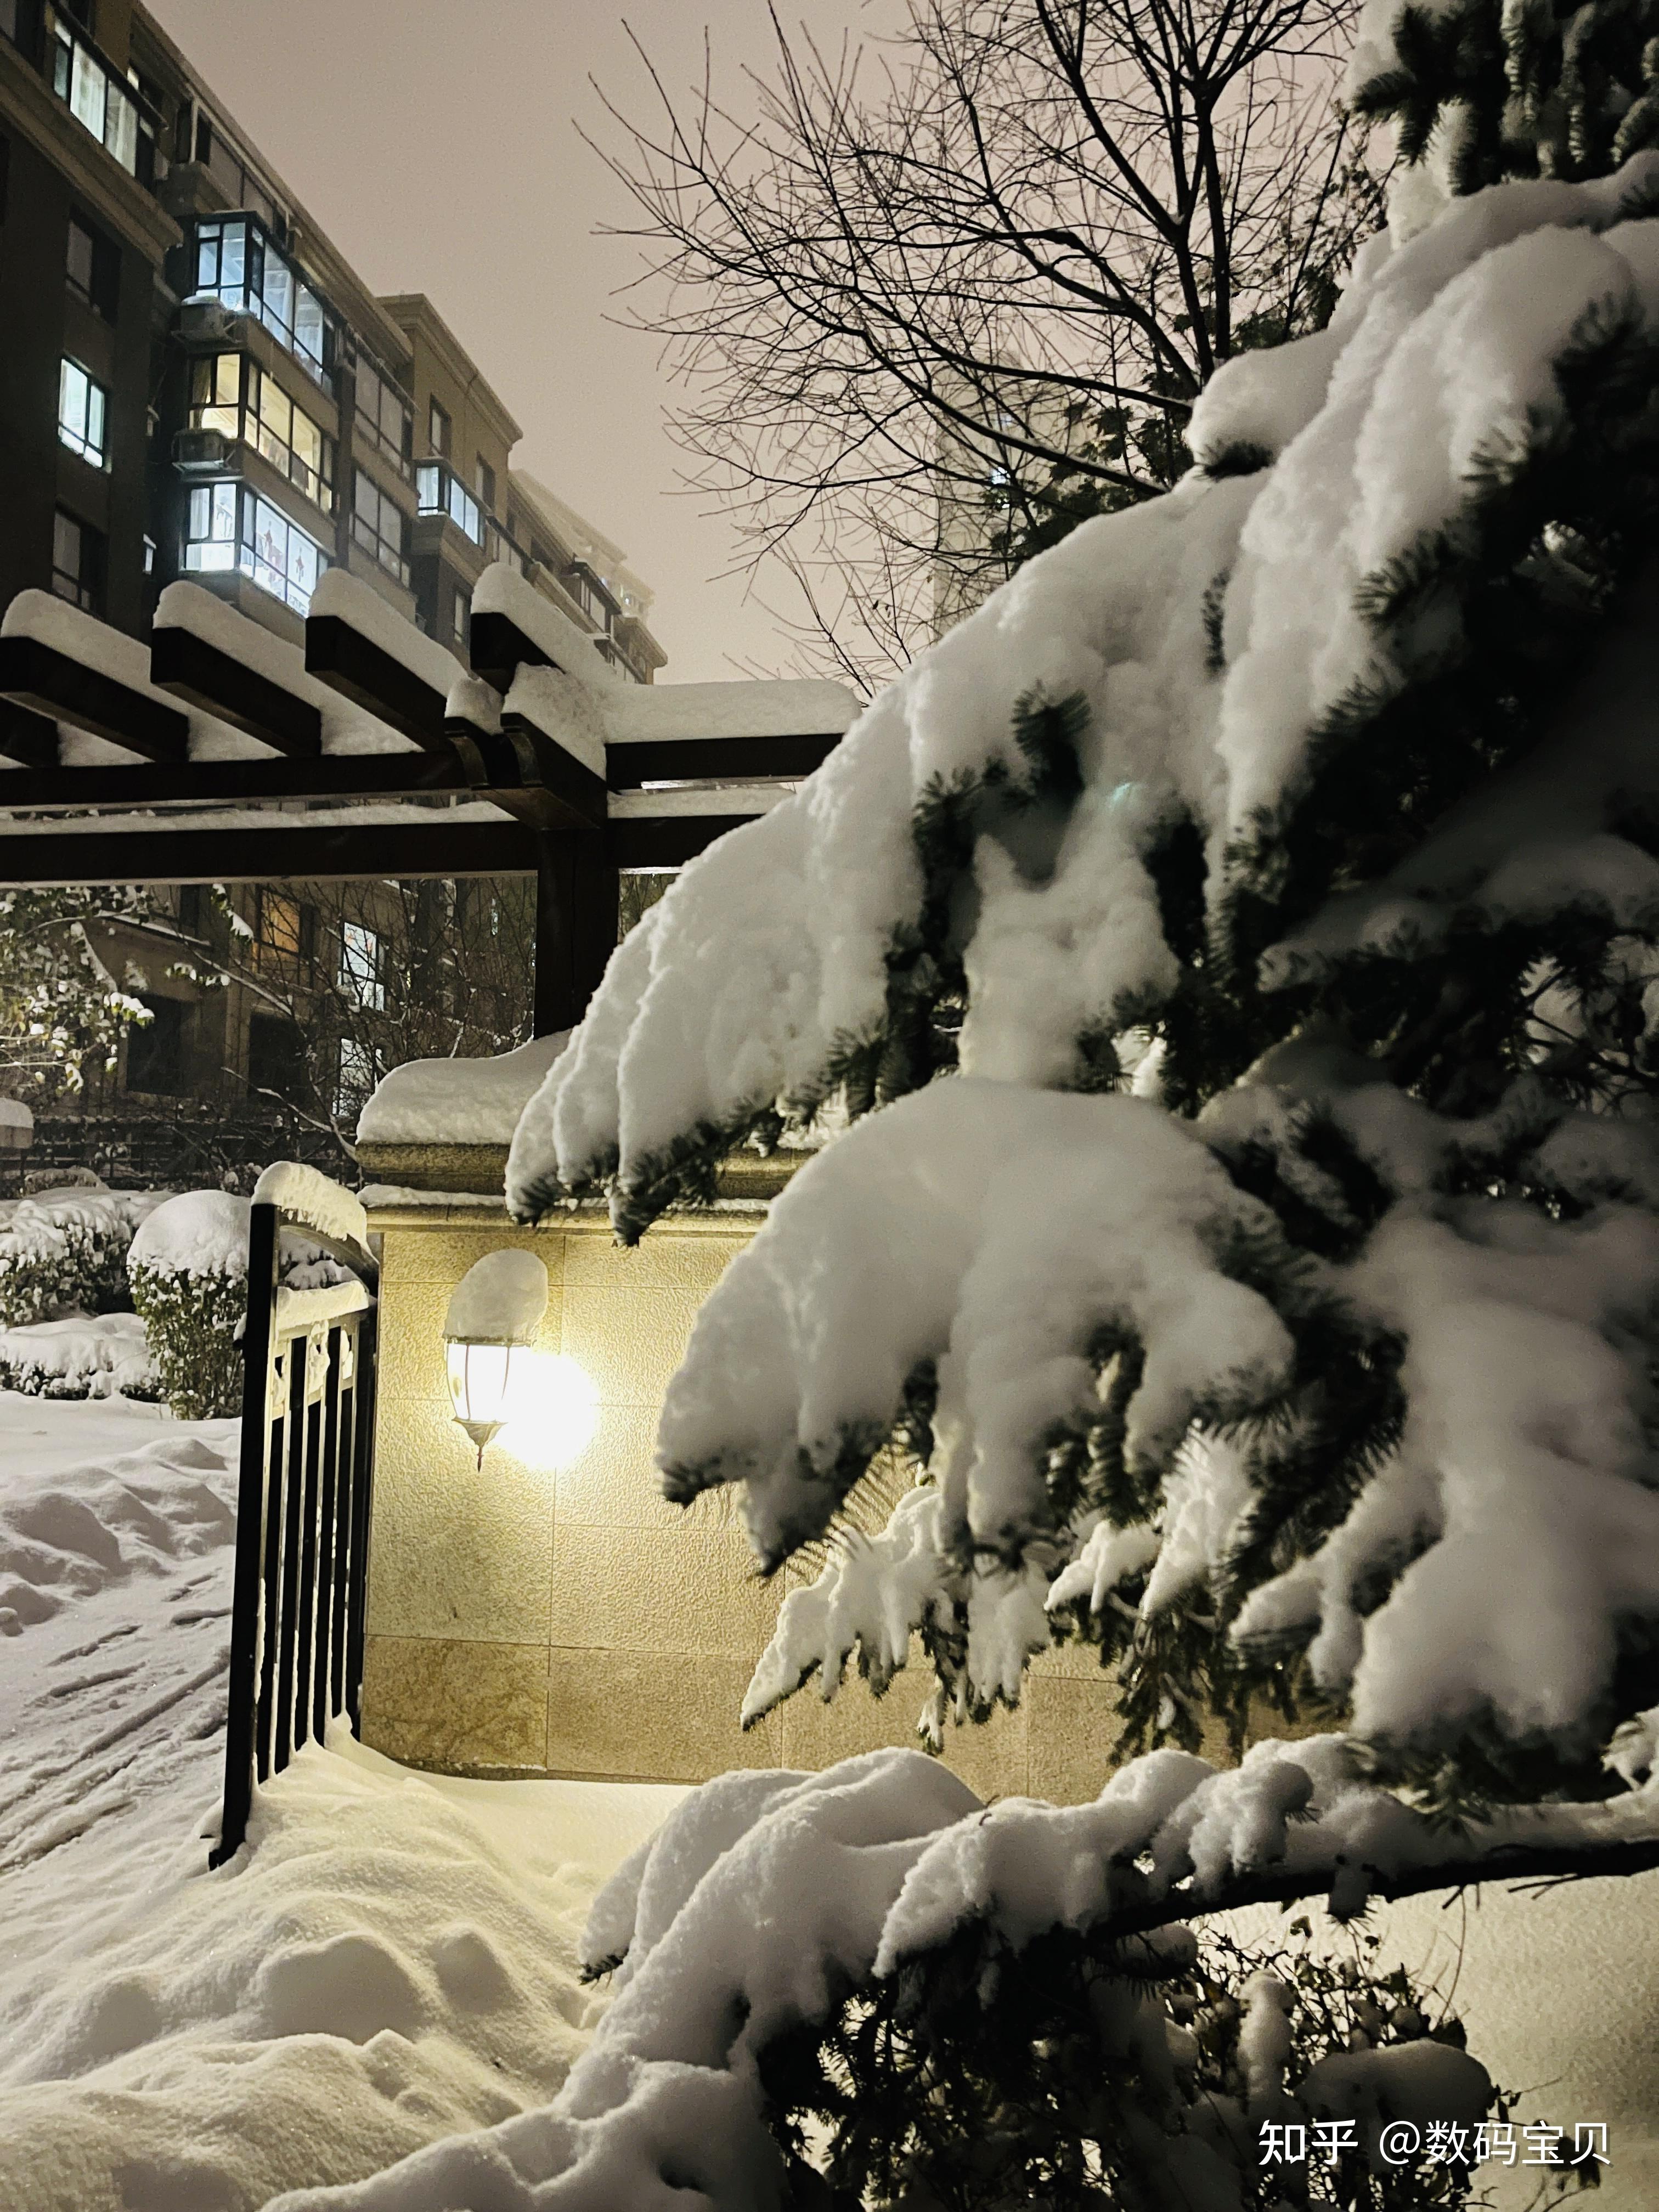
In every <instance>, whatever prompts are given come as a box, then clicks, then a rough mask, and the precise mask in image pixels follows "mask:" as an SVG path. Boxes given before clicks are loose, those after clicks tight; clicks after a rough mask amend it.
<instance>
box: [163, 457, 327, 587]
mask: <svg viewBox="0 0 1659 2212" xmlns="http://www.w3.org/2000/svg"><path fill="white" fill-rule="evenodd" d="M327 566H328V558H327V556H326V555H325V553H324V552H323V550H322V549H321V548H320V546H319V545H317V544H315V543H314V542H313V540H312V539H311V538H307V536H306V534H305V532H304V531H303V530H301V528H300V526H299V525H298V524H297V523H295V522H290V521H289V519H288V517H287V516H286V515H285V514H284V513H283V512H282V510H281V509H280V508H279V507H273V506H272V505H271V503H270V501H269V500H267V499H261V498H260V497H259V495H258V493H257V492H254V491H253V490H252V489H249V488H248V487H247V486H246V485H238V484H234V483H215V484H197V485H196V486H195V487H194V488H193V489H192V490H191V495H190V508H189V514H188V519H187V521H186V525H185V571H186V573H188V574H197V575H200V574H214V573H220V574H223V573H226V572H228V571H230V570H232V569H234V570H236V571H238V572H239V573H240V574H242V575H244V576H248V577H251V578H252V580H253V581H254V582H255V583H256V584H257V585H258V586H259V588H260V590H261V591H264V592H270V593H271V595H272V596H273V597H274V598H276V599H282V600H284V601H285V602H286V603H287V605H289V606H290V607H292V608H293V610H294V611H295V614H298V615H303V614H304V613H306V612H307V610H308V608H309V607H310V605H311V595H312V593H313V592H314V591H315V590H316V588H317V579H318V577H319V575H321V574H322V572H323V570H324V569H325V568H326V567H327Z"/></svg>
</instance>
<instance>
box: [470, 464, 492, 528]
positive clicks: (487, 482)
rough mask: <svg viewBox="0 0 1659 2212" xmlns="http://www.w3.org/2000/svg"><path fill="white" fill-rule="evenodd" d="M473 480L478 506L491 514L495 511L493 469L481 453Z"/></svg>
mask: <svg viewBox="0 0 1659 2212" xmlns="http://www.w3.org/2000/svg"><path fill="white" fill-rule="evenodd" d="M473 482H474V483H475V484H476V485H477V492H478V504H479V506H480V507H483V510H484V511H485V513H488V514H493V513H495V470H494V469H492V468H491V467H490V465H489V462H488V461H487V460H485V459H484V457H483V454H482V453H480V454H479V456H478V465H477V471H476V473H475V475H474V477H473Z"/></svg>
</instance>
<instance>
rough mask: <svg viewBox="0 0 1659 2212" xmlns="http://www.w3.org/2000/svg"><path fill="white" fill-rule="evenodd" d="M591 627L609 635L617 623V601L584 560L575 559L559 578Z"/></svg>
mask: <svg viewBox="0 0 1659 2212" xmlns="http://www.w3.org/2000/svg"><path fill="white" fill-rule="evenodd" d="M559 581H560V583H561V584H562V585H563V586H564V588H565V590H566V591H567V592H569V594H570V596H571V598H572V599H574V601H575V602H576V604H577V605H578V606H579V607H580V609H581V611H582V612H583V613H584V614H585V615H586V617H587V618H588V620H589V621H590V622H591V623H592V624H593V627H594V628H595V629H598V630H601V631H603V632H604V634H605V636H606V637H609V636H610V635H611V631H612V630H613V629H615V628H616V624H617V603H616V601H615V600H614V599H612V598H611V594H610V593H609V592H607V591H606V590H605V588H604V586H602V585H601V584H600V582H599V579H598V577H597V576H595V575H594V574H593V572H592V569H591V568H588V567H587V566H586V563H585V562H580V561H577V562H574V563H573V564H572V565H571V567H569V568H567V569H566V570H565V571H564V573H563V574H562V576H561V577H560V578H559Z"/></svg>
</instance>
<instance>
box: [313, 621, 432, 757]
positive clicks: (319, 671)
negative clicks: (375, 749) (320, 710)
mask: <svg viewBox="0 0 1659 2212" xmlns="http://www.w3.org/2000/svg"><path fill="white" fill-rule="evenodd" d="M459 672H460V671H459V669H458V670H457V671H456V673H457V674H458V675H459ZM306 673H307V675H308V676H314V677H316V678H318V679H319V682H321V683H324V684H327V685H328V687H329V689H330V690H331V691H337V692H338V693H339V694H340V696H342V698H345V699H349V700H350V701H351V702H353V704H354V705H356V706H358V707H362V708H363V709H364V711H365V712H366V713H368V714H373V715H374V717H375V719H376V720H378V721H382V722H384V723H386V726H387V727H388V728H389V729H393V730H396V731H397V732H398V735H399V736H400V737H404V738H412V739H413V741H414V742H415V744H417V745H419V746H420V747H421V748H422V750H424V751H427V752H435V753H441V752H446V751H448V750H451V747H450V744H449V739H448V738H447V737H446V736H445V734H444V717H445V714H446V713H447V708H448V702H447V699H446V698H445V696H444V695H443V693H442V692H441V691H440V690H437V689H436V688H435V686H434V685H433V684H428V683H425V682H423V681H422V678H420V677H418V676H416V674H415V672H414V671H413V670H412V669H409V668H405V667H404V664H403V662H402V661H401V660H398V659H396V658H395V657H394V656H393V655H392V653H388V652H387V651H386V648H385V647H383V646H379V645H376V644H375V642H374V639H373V638H371V637H366V636H365V635H363V633H362V630H360V629H353V628H352V626H351V624H350V623H349V622H346V621H344V620H343V618H342V617H340V616H338V615H312V616H310V617H308V618H307V623H306Z"/></svg>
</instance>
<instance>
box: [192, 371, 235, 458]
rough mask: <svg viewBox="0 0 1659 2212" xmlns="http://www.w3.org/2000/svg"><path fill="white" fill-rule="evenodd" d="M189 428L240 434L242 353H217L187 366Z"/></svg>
mask: <svg viewBox="0 0 1659 2212" xmlns="http://www.w3.org/2000/svg"><path fill="white" fill-rule="evenodd" d="M190 427H191V429H192V430H220V431H222V432H223V434H224V435H225V436H226V437H227V438H240V436H241V435H242V356H240V354H239V353H217V354H212V355H210V356H208V357H207V358H206V359H204V360H202V361H193V362H191V365H190Z"/></svg>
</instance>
